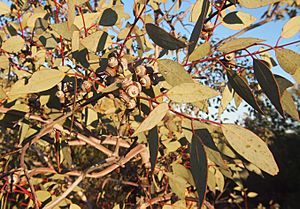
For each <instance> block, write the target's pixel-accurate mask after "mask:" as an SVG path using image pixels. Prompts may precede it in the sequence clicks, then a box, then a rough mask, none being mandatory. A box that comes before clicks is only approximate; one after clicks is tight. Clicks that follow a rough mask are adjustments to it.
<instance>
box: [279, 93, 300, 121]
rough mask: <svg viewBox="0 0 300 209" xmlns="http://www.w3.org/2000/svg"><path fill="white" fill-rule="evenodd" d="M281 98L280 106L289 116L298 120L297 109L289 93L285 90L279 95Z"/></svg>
mask: <svg viewBox="0 0 300 209" xmlns="http://www.w3.org/2000/svg"><path fill="white" fill-rule="evenodd" d="M281 100H282V108H283V109H284V111H285V112H286V113H287V114H289V115H290V116H291V117H293V118H294V119H296V120H298V121H299V113H298V109H297V106H296V104H295V102H294V99H293V96H292V95H291V93H290V92H288V91H287V90H285V91H284V92H283V93H282V95H281Z"/></svg>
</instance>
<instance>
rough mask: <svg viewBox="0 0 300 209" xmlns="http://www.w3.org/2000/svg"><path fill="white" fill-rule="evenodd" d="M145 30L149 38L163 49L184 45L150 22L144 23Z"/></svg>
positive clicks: (184, 45)
mask: <svg viewBox="0 0 300 209" xmlns="http://www.w3.org/2000/svg"><path fill="white" fill-rule="evenodd" d="M146 31H147V34H148V35H149V37H150V38H151V40H152V41H153V42H154V43H155V44H157V45H158V46H160V47H162V48H164V49H168V50H177V49H181V48H184V47H186V44H185V43H184V42H182V41H181V40H179V39H177V38H175V37H174V36H172V35H171V34H169V33H168V32H166V31H165V30H164V29H162V28H160V27H158V26H156V25H154V24H152V23H147V24H146Z"/></svg>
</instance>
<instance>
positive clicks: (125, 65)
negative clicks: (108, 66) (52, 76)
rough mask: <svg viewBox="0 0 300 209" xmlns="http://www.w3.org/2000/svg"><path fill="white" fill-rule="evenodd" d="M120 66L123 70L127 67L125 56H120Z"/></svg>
mask: <svg viewBox="0 0 300 209" xmlns="http://www.w3.org/2000/svg"><path fill="white" fill-rule="evenodd" d="M120 66H121V67H122V69H123V70H127V69H128V61H127V59H125V58H121V60H120Z"/></svg>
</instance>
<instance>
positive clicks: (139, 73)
mask: <svg viewBox="0 0 300 209" xmlns="http://www.w3.org/2000/svg"><path fill="white" fill-rule="evenodd" d="M135 73H136V75H137V76H138V77H143V76H144V75H146V73H147V68H146V67H145V66H144V65H139V66H137V67H136V68H135Z"/></svg>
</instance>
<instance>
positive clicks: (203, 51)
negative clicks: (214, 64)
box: [189, 42, 211, 61]
mask: <svg viewBox="0 0 300 209" xmlns="http://www.w3.org/2000/svg"><path fill="white" fill-rule="evenodd" d="M210 53H211V46H210V43H209V42H205V43H204V44H201V45H199V46H197V47H196V49H195V50H194V51H193V52H192V54H191V55H190V56H189V60H190V61H195V60H199V59H202V58H204V57H206V56H208V55H210Z"/></svg>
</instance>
